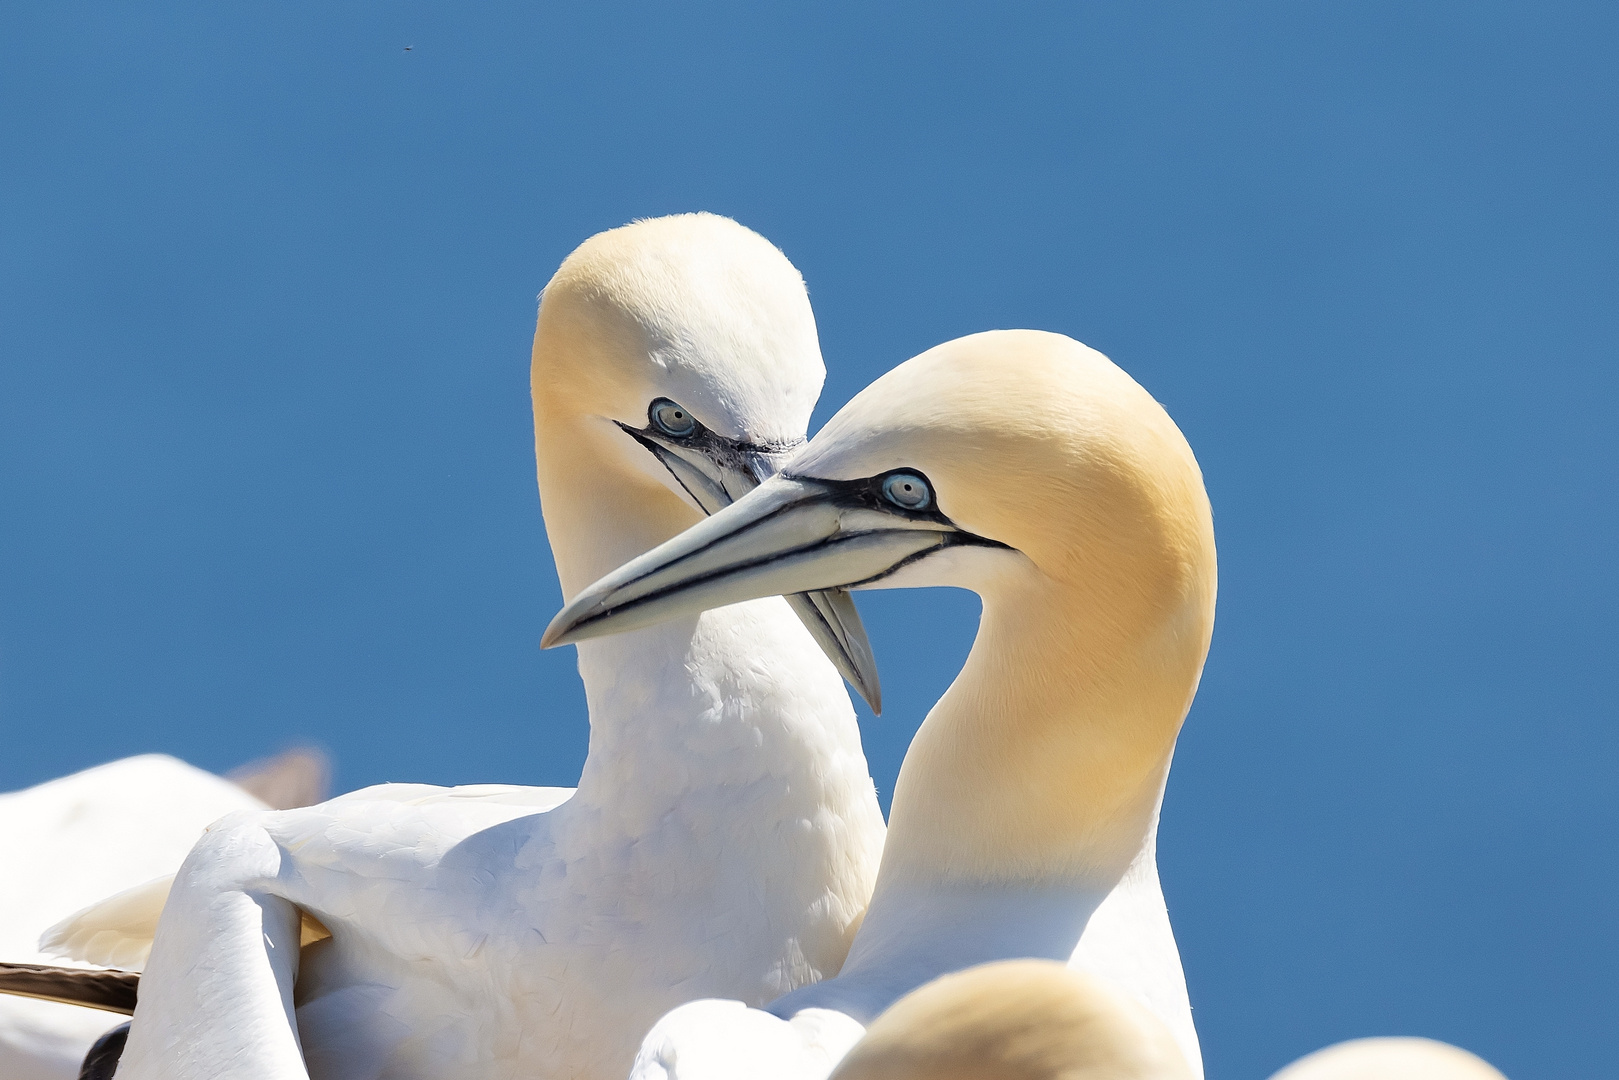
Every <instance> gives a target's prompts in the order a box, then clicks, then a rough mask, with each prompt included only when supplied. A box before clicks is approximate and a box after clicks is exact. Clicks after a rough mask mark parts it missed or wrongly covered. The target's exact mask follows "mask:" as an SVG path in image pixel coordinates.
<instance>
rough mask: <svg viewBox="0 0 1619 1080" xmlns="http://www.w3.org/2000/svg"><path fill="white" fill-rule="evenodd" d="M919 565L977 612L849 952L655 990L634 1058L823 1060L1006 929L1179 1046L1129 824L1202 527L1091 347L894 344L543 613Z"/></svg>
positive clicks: (1132, 404) (1180, 669)
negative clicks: (779, 984)
mask: <svg viewBox="0 0 1619 1080" xmlns="http://www.w3.org/2000/svg"><path fill="white" fill-rule="evenodd" d="M932 585H953V586H959V587H963V588H968V589H972V590H973V591H974V592H976V593H978V595H979V596H980V597H981V599H982V601H983V615H982V620H981V623H980V628H979V633H978V637H977V640H976V641H975V642H974V645H973V648H972V651H971V653H970V655H969V656H968V658H967V662H966V665H965V667H964V668H963V669H962V671H961V673H960V675H958V677H957V678H956V680H955V682H954V683H953V684H952V685H951V687H950V689H949V690H948V691H947V692H946V694H945V695H944V697H943V698H942V699H941V700H940V701H939V703H938V704H937V705H935V706H934V708H933V710H932V711H931V712H930V713H929V715H928V717H927V719H926V720H925V721H924V723H923V724H922V726H921V728H920V729H919V730H918V732H917V734H916V737H915V740H914V741H913V742H912V744H911V747H910V750H909V752H908V753H907V755H906V757H905V761H904V764H903V766H902V768H901V770H900V775H899V780H898V783H897V784H896V786H895V790H894V800H893V806H892V810H891V813H890V815H889V832H888V840H887V845H886V847H885V849H884V852H883V861H882V866H881V869H880V872H879V874H878V879H877V883H876V887H875V891H874V895H873V897H872V901H871V905H870V907H869V909H868V910H867V912H866V917H865V921H864V923H863V924H862V926H861V928H860V930H859V933H858V934H857V935H856V937H855V940H854V944H853V946H852V947H851V950H850V953H849V958H848V960H847V962H846V963H845V964H844V965H843V968H842V970H841V971H840V972H839V973H838V974H837V976H836V977H835V978H831V979H827V980H824V981H821V982H817V983H814V984H811V985H809V986H806V987H804V988H802V989H800V990H797V991H795V992H794V993H791V994H789V995H787V996H785V997H783V998H781V999H779V1000H777V1001H775V1002H773V1003H771V1004H770V1005H769V1006H768V1012H760V1011H757V1010H747V1009H744V1008H742V1006H741V1004H740V1003H737V1002H734V1001H733V1002H725V1001H698V1002H693V1003H691V1004H689V1005H686V1006H683V1007H682V1008H680V1009H677V1010H675V1011H673V1012H671V1013H670V1014H669V1015H668V1016H666V1017H665V1018H664V1019H663V1020H661V1021H660V1022H659V1023H658V1025H657V1026H656V1027H655V1028H654V1029H653V1030H652V1031H651V1032H650V1034H649V1035H648V1037H647V1039H646V1040H645V1042H644V1044H643V1048H642V1051H641V1054H640V1056H639V1058H638V1060H637V1063H636V1067H635V1076H637V1077H638V1078H642V1080H651V1078H654V1077H679V1078H682V1080H708V1078H710V1077H714V1078H717V1077H720V1076H726V1077H729V1076H737V1077H741V1076H748V1075H780V1076H806V1077H808V1076H824V1075H825V1073H826V1072H827V1071H828V1070H829V1069H830V1067H831V1065H832V1064H834V1063H835V1062H836V1060H837V1058H838V1057H839V1056H840V1055H841V1054H842V1052H843V1051H844V1050H846V1049H847V1047H848V1046H849V1045H850V1044H851V1043H852V1042H853V1041H854V1040H855V1039H856V1038H858V1037H859V1034H860V1032H861V1030H862V1025H864V1024H866V1023H869V1022H870V1021H871V1020H872V1019H873V1018H874V1017H876V1016H877V1015H878V1014H879V1013H881V1012H882V1011H883V1010H884V1009H885V1008H887V1007H888V1006H889V1005H891V1004H892V1003H893V1002H894V1001H895V1000H896V999H897V998H899V997H901V996H902V995H903V994H905V993H907V992H908V991H910V990H912V989H914V988H915V987H917V986H919V985H921V984H922V983H925V982H927V981H928V980H930V979H932V978H935V977H937V976H939V975H942V974H945V973H947V972H951V971H956V970H959V969H961V968H965V967H968V966H971V965H973V964H977V963H982V962H986V961H991V960H997V959H1003V958H1010V957H1043V958H1047V959H1050V960H1056V961H1063V962H1072V963H1073V964H1074V965H1075V966H1076V967H1078V968H1081V969H1084V970H1090V971H1092V972H1094V973H1096V974H1098V975H1100V976H1103V977H1106V978H1108V979H1109V980H1110V981H1112V982H1114V983H1116V984H1119V985H1121V986H1124V987H1126V988H1128V989H1129V990H1130V991H1131V992H1132V994H1133V996H1135V997H1136V998H1137V999H1138V1000H1139V1001H1140V1002H1141V1003H1142V1004H1143V1005H1145V1006H1147V1007H1148V1008H1150V1009H1151V1010H1153V1011H1154V1012H1156V1013H1157V1014H1158V1015H1159V1016H1161V1017H1162V1018H1163V1020H1164V1022H1165V1023H1167V1024H1168V1025H1169V1026H1170V1027H1171V1029H1172V1030H1173V1031H1174V1035H1175V1039H1176V1041H1177V1043H1178V1045H1179V1046H1180V1048H1181V1052H1182V1055H1183V1056H1184V1058H1185V1059H1186V1060H1187V1062H1188V1063H1189V1067H1190V1068H1191V1069H1192V1070H1193V1074H1194V1075H1198V1074H1200V1071H1201V1070H1200V1068H1199V1055H1198V1053H1197V1043H1196V1036H1195V1034H1194V1032H1193V1029H1192V1026H1191V1022H1190V1016H1189V1013H1188V1010H1187V1008H1186V1004H1185V1001H1186V999H1185V989H1184V982H1183V980H1182V978H1181V973H1180V965H1179V962H1178V958H1177V957H1176V954H1175V950H1174V943H1173V938H1172V936H1171V934H1170V932H1169V926H1168V922H1167V919H1166V918H1165V915H1164V909H1163V902H1162V899H1161V894H1160V892H1159V889H1158V882H1157V871H1156V867H1155V863H1154V836H1155V832H1156V825H1157V815H1158V808H1159V803H1160V800H1161V798H1162V795H1163V789H1164V781H1165V777H1166V775H1167V773H1168V769H1169V761H1170V755H1171V752H1172V751H1173V748H1174V743H1175V738H1176V734H1177V733H1178V731H1179V729H1180V724H1181V721H1182V719H1183V717H1184V716H1185V715H1186V711H1187V708H1188V707H1189V705H1190V704H1191V700H1192V696H1193V693H1194V692H1195V690H1196V687H1197V682H1198V677H1199V674H1200V672H1201V670H1202V665H1203V659H1204V656H1205V654H1206V653H1207V650H1208V644H1209V636H1210V632H1211V629H1212V625H1213V617H1214V600H1215V550H1214V532H1213V525H1212V520H1211V516H1210V512H1209V504H1208V499H1207V497H1206V495H1205V494H1204V490H1203V484H1202V479H1201V475H1200V473H1199V470H1198V467H1197V463H1196V461H1195V459H1194V458H1193V456H1192V452H1191V450H1190V448H1189V447H1188V446H1187V445H1186V441H1185V439H1184V438H1183V437H1182V436H1181V434H1180V432H1179V430H1177V429H1176V427H1175V425H1174V424H1173V422H1171V420H1170V419H1169V417H1168V415H1167V414H1166V413H1165V412H1164V410H1163V409H1162V408H1161V407H1160V406H1159V405H1158V404H1157V402H1155V401H1154V400H1153V399H1152V398H1151V397H1150V396H1149V395H1148V394H1147V393H1146V391H1144V390H1143V389H1142V388H1141V387H1140V386H1139V385H1137V384H1136V383H1135V382H1134V381H1133V380H1132V379H1130V377H1129V376H1128V375H1126V374H1125V373H1124V372H1123V371H1121V370H1120V369H1119V368H1118V367H1116V366H1114V365H1113V364H1112V363H1111V362H1110V361H1108V360H1107V358H1106V357H1104V356H1102V355H1101V354H1100V353H1097V352H1095V351H1093V350H1091V349H1088V348H1086V347H1085V346H1083V345H1081V344H1079V343H1078V342H1076V341H1073V340H1072V339H1070V338H1066V337H1063V336H1061V335H1057V334H1049V333H1040V332H1035V331H1000V332H992V333H985V334H977V335H973V336H971V337H967V338H962V339H959V340H957V341H953V342H950V343H947V344H945V345H941V346H939V347H937V348H935V349H932V350H930V351H928V352H926V353H924V354H922V355H921V356H919V357H917V358H915V359H913V360H910V361H907V362H906V363H904V364H902V365H900V366H899V367H897V368H895V369H894V370H893V371H891V372H889V373H888V374H886V375H884V376H883V377H882V378H880V379H878V380H877V381H876V382H875V383H873V384H872V385H871V386H870V387H868V388H867V389H865V390H864V391H862V392H861V393H860V394H859V395H857V396H856V397H855V398H854V400H853V401H851V402H850V403H849V404H848V405H846V406H845V407H844V408H843V409H842V410H841V411H840V412H839V413H838V414H837V415H836V416H834V417H833V418H832V420H831V421H829V422H828V424H827V425H826V427H825V428H824V429H823V430H822V431H821V432H820V433H819V434H818V435H816V437H815V438H814V440H813V441H811V442H810V443H809V445H808V446H807V447H805V449H804V450H802V451H800V452H799V453H798V454H797V455H795V456H794V457H793V458H792V460H791V462H790V463H789V464H788V466H787V468H786V471H785V472H784V473H782V474H781V475H779V476H777V477H774V478H772V479H770V480H767V481H765V482H764V483H763V484H761V485H760V486H759V487H758V488H757V489H756V490H754V491H753V492H752V493H750V494H749V495H747V496H746V497H744V498H743V499H741V500H740V501H738V502H737V503H736V504H734V505H733V506H731V507H729V508H727V509H725V510H722V511H720V512H719V513H717V514H715V515H714V516H713V517H711V518H709V519H707V520H705V521H703V522H701V523H700V524H698V525H696V526H694V527H693V528H691V529H690V530H688V531H687V532H685V533H684V534H682V535H681V536H680V537H678V538H676V539H674V540H672V541H670V542H668V543H666V544H663V545H661V546H660V547H657V548H655V549H653V550H652V551H650V552H648V553H647V554H645V555H643V556H641V557H639V558H637V559H634V560H632V561H631V562H629V563H628V564H626V565H625V566H623V567H622V568H620V569H618V570H616V571H614V572H613V573H612V574H609V575H608V576H607V577H605V578H603V579H602V580H601V581H599V582H597V583H596V584H595V585H592V586H591V587H590V588H588V589H586V590H584V591H583V592H582V593H580V594H579V595H577V596H576V597H575V598H574V599H573V600H572V601H571V602H570V603H569V604H568V606H567V607H566V608H565V609H564V611H563V612H562V613H561V614H560V615H558V617H557V619H556V620H555V621H554V622H553V623H552V626H551V627H550V629H549V630H548V632H547V637H546V641H547V643H548V644H556V643H559V642H567V641H578V640H582V639H586V638H594V637H595V636H596V635H601V634H607V633H612V632H615V631H618V630H622V629H627V628H636V627H645V626H648V625H651V624H653V623H655V622H656V621H657V620H660V619H665V618H689V617H690V615H691V613H693V612H695V611H699V610H703V609H705V608H710V607H713V606H716V605H722V604H731V603H736V602H739V601H744V600H749V599H752V598H754V597H758V596H765V595H771V594H775V593H790V592H798V591H803V590H805V589H824V588H909V587H921V586H932ZM1109 903H1110V904H1111V905H1112V910H1107V911H1104V910H1099V909H1102V908H1104V905H1105V904H1109Z"/></svg>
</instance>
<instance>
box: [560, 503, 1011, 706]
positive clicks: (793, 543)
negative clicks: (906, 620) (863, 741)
mask: <svg viewBox="0 0 1619 1080" xmlns="http://www.w3.org/2000/svg"><path fill="white" fill-rule="evenodd" d="M868 487H869V482H867V481H828V480H814V479H805V478H797V477H788V476H776V477H773V478H771V479H768V480H766V481H765V482H764V483H762V484H761V485H759V487H758V488H757V489H755V490H754V491H753V492H751V493H750V494H748V495H747V496H746V497H744V498H743V499H742V500H741V501H739V502H737V503H735V504H734V505H732V506H729V507H727V508H725V509H723V510H721V511H719V512H718V513H716V514H714V515H713V516H712V517H710V518H708V519H707V520H705V521H701V522H698V523H697V524H696V525H694V526H692V527H691V528H690V529H687V530H686V531H685V532H683V533H681V534H680V535H679V536H677V537H675V538H674V539H672V540H670V541H668V542H667V543H665V544H662V545H660V546H658V547H655V548H653V549H652V550H651V551H649V552H647V553H646V554H644V555H642V556H640V557H639V558H637V559H634V560H632V561H630V562H628V563H626V564H624V565H623V566H621V567H619V568H618V569H617V570H615V571H613V572H612V573H611V574H608V575H607V576H606V577H604V578H602V579H601V580H600V581H598V582H596V583H595V584H594V585H591V586H590V587H589V588H587V589H585V590H584V591H583V592H581V593H580V594H579V595H578V596H576V597H574V599H573V600H572V602H570V603H569V604H568V605H567V606H566V607H565V608H563V609H562V611H561V612H559V613H558V614H557V617H556V618H554V619H552V620H551V625H550V626H548V627H547V628H546V631H545V636H544V638H542V639H541V642H540V646H541V648H550V647H551V646H554V645H564V644H567V643H569V642H575V641H583V640H584V639H586V638H592V637H598V636H600V635H604V634H614V633H619V632H621V631H625V630H633V629H637V628H639V627H643V626H650V625H652V624H654V623H658V622H662V621H664V620H665V619H670V618H674V617H676V616H680V615H689V614H694V613H696V612H700V611H706V610H708V609H710V608H716V607H723V606H725V605H727V604H737V603H741V602H742V601H744V600H752V599H755V598H757V597H761V596H777V595H792V594H806V593H808V594H811V595H818V596H823V597H824V596H833V597H837V598H839V600H840V601H842V602H847V601H848V600H849V596H848V593H847V592H846V591H845V590H847V589H849V588H852V587H856V586H862V585H870V584H872V583H874V582H876V581H879V580H881V579H882V578H884V577H887V576H888V575H889V574H891V573H893V572H894V571H895V570H898V569H899V568H900V567H902V566H905V565H907V564H908V563H911V562H914V561H916V560H917V559H920V558H923V557H924V556H926V555H928V554H930V553H932V552H934V551H937V550H939V549H941V548H945V547H949V546H952V545H955V544H963V543H970V544H988V545H992V546H997V547H998V546H1001V545H999V544H996V543H995V542H994V541H988V540H984V539H982V538H980V537H977V536H974V535H973V534H971V533H968V532H965V531H963V530H961V529H958V528H956V527H955V526H954V525H952V524H950V523H949V522H948V521H947V520H945V519H944V518H942V517H940V516H938V515H918V514H906V513H902V512H896V511H892V510H888V509H885V508H884V507H883V506H881V505H880V504H879V503H877V502H875V501H874V500H873V499H872V498H870V496H869V494H868V492H867V488H868ZM851 611H852V605H851ZM800 614H801V615H802V612H800ZM854 625H856V626H858V625H859V624H858V622H856V623H855V624H854ZM862 641H864V635H863V634H862ZM824 647H825V646H824V645H823V648H824ZM866 655H867V656H869V655H870V652H869V649H868V650H867V651H866ZM875 680H876V672H875V669H873V671H872V684H873V685H874V686H875ZM850 681H851V682H853V680H852V679H851V680H850ZM856 685H857V687H858V684H856ZM867 700H870V698H869V697H868V698H867ZM874 707H875V705H874Z"/></svg>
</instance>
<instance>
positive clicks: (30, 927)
mask: <svg viewBox="0 0 1619 1080" xmlns="http://www.w3.org/2000/svg"><path fill="white" fill-rule="evenodd" d="M324 782H325V766H324V763H323V762H322V761H321V760H319V759H318V758H316V757H315V756H314V755H312V754H310V753H308V752H298V751H295V752H291V753H289V754H286V755H283V756H282V757H280V758H276V759H273V760H271V761H267V762H260V763H256V764H254V765H250V766H245V767H244V768H243V769H241V770H237V771H236V772H235V773H232V774H231V775H230V776H229V777H219V776H215V775H213V774H212V773H208V772H204V771H203V770H201V769H197V768H194V767H192V766H190V765H187V764H186V763H185V762H182V761H177V760H175V759H174V758H171V757H166V756H163V755H161V754H147V755H142V756H140V757H133V758H125V759H124V760H122V761H115V762H112V763H110V764H107V765H99V766H97V767H95V768H92V769H86V770H84V771H82V772H78V773H74V774H73V775H71V776H65V777H62V778H60V779H57V780H52V781H50V782H48V783H44V784H39V785H36V786H34V787H31V788H27V789H25V790H22V791H13V792H7V793H5V794H0V960H5V961H16V962H20V963H23V964H35V965H37V964H48V963H50V962H51V961H52V960H53V959H54V957H52V956H51V955H49V954H47V953H45V952H43V951H41V950H40V949H39V938H40V934H41V932H42V931H44V930H45V929H46V928H47V927H49V926H51V925H52V924H53V923H56V922H58V921H60V920H61V919H62V918H63V917H64V916H67V915H70V914H72V913H73V912H75V911H77V910H79V909H80V908H82V907H84V906H85V905H86V904H89V903H91V902H93V901H96V900H100V899H101V898H103V897H105V896H107V895H108V894H109V893H113V892H118V891H120V890H124V889H128V888H130V887H132V886H136V885H139V884H141V883H143V882H146V881H148V880H150V879H152V878H154V877H158V876H160V875H167V874H172V873H174V870H175V868H176V867H177V866H179V865H180V862H181V860H183V859H184V858H185V856H186V852H187V851H189V850H190V849H191V846H192V845H193V844H195V843H196V841H197V837H198V836H200V835H201V834H202V831H203V829H205V828H206V827H207V826H208V824H209V823H210V822H212V821H215V820H216V819H218V818H219V817H220V816H221V815H223V814H227V813H230V812H232V811H237V810H264V809H267V808H269V807H271V806H297V805H302V804H304V803H308V802H315V801H318V800H319V799H321V798H323V797H324V791H323V790H322V788H323V785H324ZM134 915H135V917H136V918H137V919H143V920H145V921H152V920H155V918H156V912H155V911H147V912H137V913H134ZM111 959H114V960H116V961H117V962H119V963H121V964H124V965H128V964H130V963H135V964H137V965H138V963H139V960H140V957H139V956H120V957H112V958H111ZM10 975H11V973H9V972H0V986H7V985H11V986H12V988H13V989H19V988H21V989H27V990H28V991H29V992H30V993H35V994H38V993H48V990H49V985H48V984H49V982H50V980H48V979H46V980H41V981H40V982H38V983H36V984H34V985H30V984H29V983H28V982H27V981H26V980H22V979H16V978H12V979H10V982H9V983H8V982H7V981H6V980H7V978H8V976H10ZM76 999H77V998H76ZM120 1022H121V1020H120V1019H117V1018H115V1017H113V1016H112V1015H110V1014H109V1013H107V1012H104V1011H101V1010H99V1009H88V1008H82V1007H79V1006H76V1005H70V1004H65V1003H62V1002H58V1001H49V1000H38V999H36V998H29V997H11V996H6V997H0V1077H3V1078H5V1080H72V1078H74V1077H76V1076H78V1075H79V1066H80V1063H81V1062H82V1061H83V1060H84V1055H85V1052H86V1051H87V1050H88V1049H89V1048H90V1045H91V1044H92V1043H93V1042H94V1041H95V1040H96V1039H97V1038H98V1037H99V1036H100V1035H102V1034H103V1033H104V1032H105V1031H106V1030H107V1029H108V1028H110V1027H112V1026H113V1025H114V1024H116V1023H120Z"/></svg>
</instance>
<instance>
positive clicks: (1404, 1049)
mask: <svg viewBox="0 0 1619 1080" xmlns="http://www.w3.org/2000/svg"><path fill="white" fill-rule="evenodd" d="M1271 1080H1507V1078H1506V1077H1505V1076H1502V1075H1501V1072H1500V1070H1498V1069H1496V1068H1495V1066H1493V1065H1491V1064H1490V1063H1489V1062H1487V1061H1485V1060H1484V1059H1483V1058H1481V1057H1478V1056H1477V1055H1475V1054H1470V1053H1468V1052H1467V1051H1466V1050H1463V1049H1462V1048H1461V1047H1459V1046H1452V1045H1450V1044H1449V1043H1445V1042H1439V1041H1438V1040H1436V1039H1422V1038H1412V1037H1382V1038H1373V1039H1350V1040H1349V1041H1348V1042H1341V1043H1335V1044H1333V1045H1332V1046H1329V1047H1327V1048H1326V1049H1324V1050H1317V1051H1316V1052H1315V1053H1313V1054H1306V1055H1305V1056H1304V1057H1301V1058H1299V1059H1298V1060H1297V1061H1295V1062H1293V1064H1291V1065H1289V1066H1287V1067H1286V1068H1284V1069H1283V1070H1282V1071H1281V1072H1279V1073H1276V1074H1275V1075H1274V1076H1272V1077H1271Z"/></svg>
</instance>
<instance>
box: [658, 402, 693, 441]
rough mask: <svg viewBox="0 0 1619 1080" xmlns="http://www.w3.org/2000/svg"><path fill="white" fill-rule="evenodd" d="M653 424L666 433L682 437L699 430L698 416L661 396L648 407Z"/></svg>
mask: <svg viewBox="0 0 1619 1080" xmlns="http://www.w3.org/2000/svg"><path fill="white" fill-rule="evenodd" d="M647 416H648V418H649V419H651V421H652V426H653V427H655V428H657V429H658V430H659V431H661V432H663V433H664V434H665V435H673V436H675V437H676V438H680V437H682V436H685V435H690V434H691V433H692V432H694V431H696V430H697V418H696V417H695V416H693V415H692V414H691V413H689V412H687V411H686V410H685V409H683V408H681V407H680V406H679V405H676V404H675V403H674V402H672V401H670V400H669V399H668V398H659V399H658V400H657V401H654V402H653V403H652V405H651V406H650V407H649V408H648V409H647Z"/></svg>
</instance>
